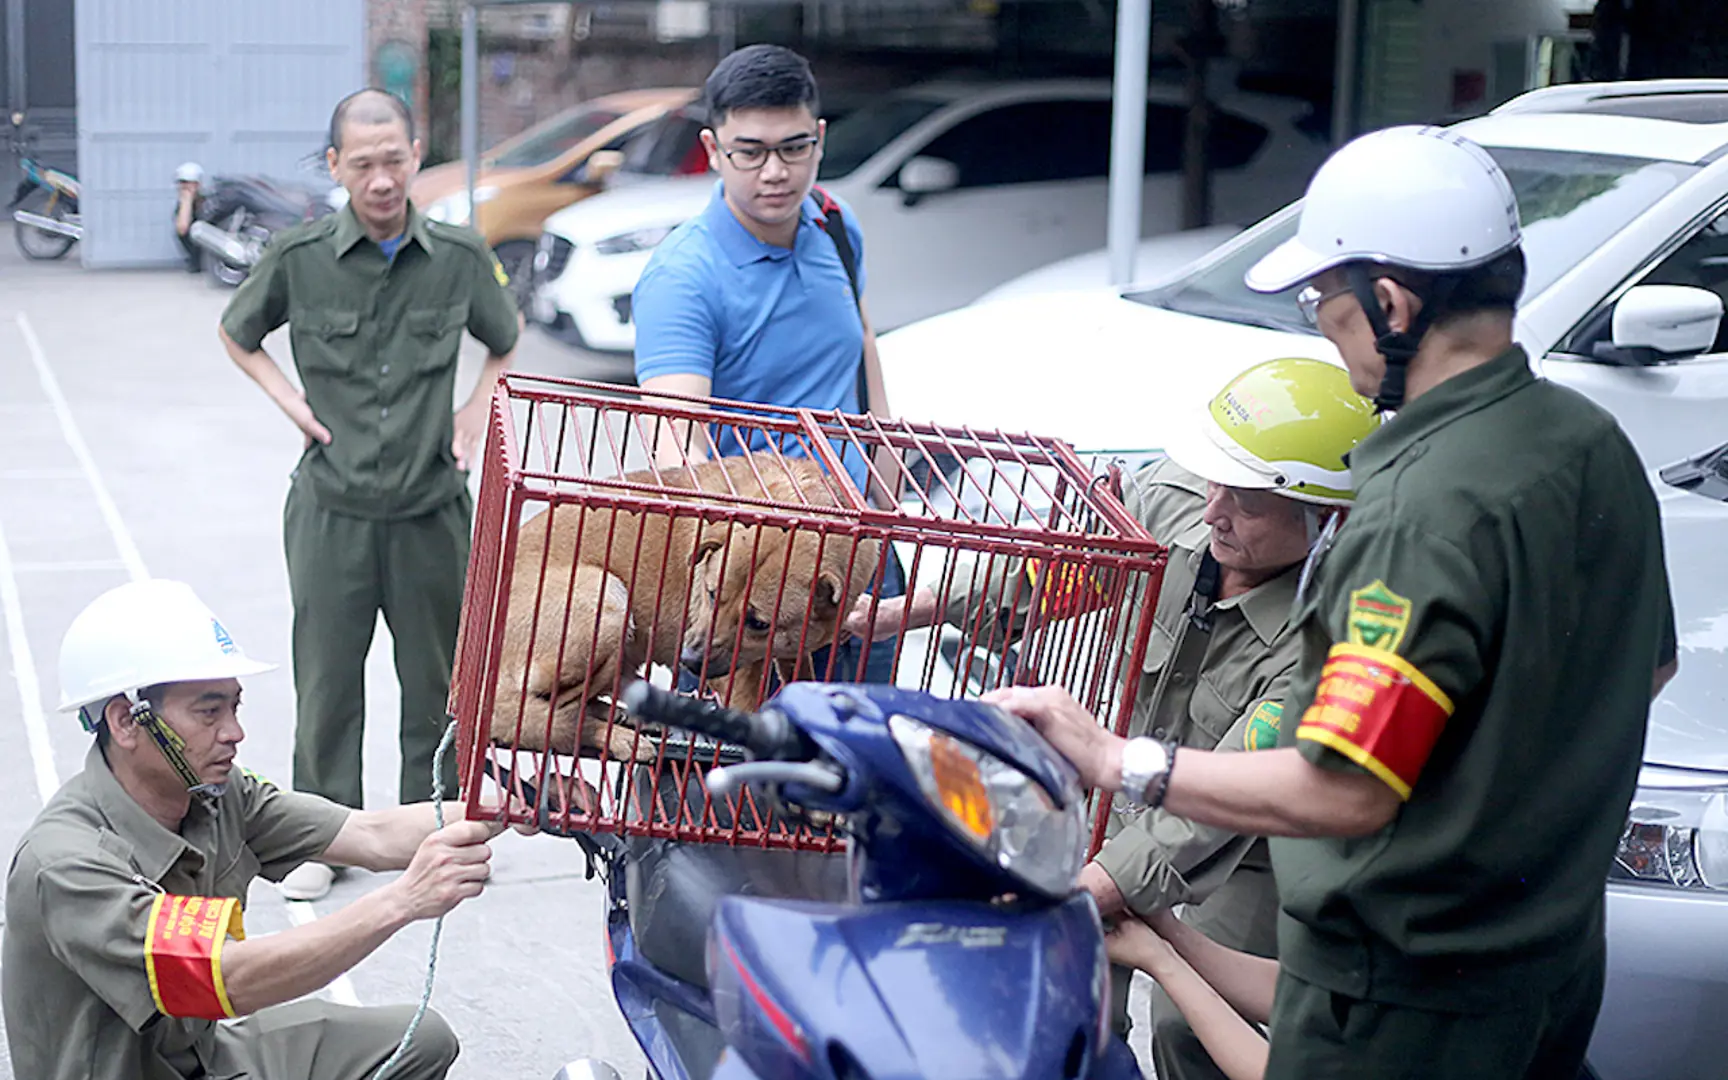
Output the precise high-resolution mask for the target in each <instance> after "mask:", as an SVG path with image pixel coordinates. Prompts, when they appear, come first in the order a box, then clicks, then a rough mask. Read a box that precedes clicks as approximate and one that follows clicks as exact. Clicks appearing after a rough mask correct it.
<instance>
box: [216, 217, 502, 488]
mask: <svg viewBox="0 0 1728 1080" xmlns="http://www.w3.org/2000/svg"><path fill="white" fill-rule="evenodd" d="M506 281H507V279H506V278H505V277H504V275H503V271H502V270H500V269H499V268H498V264H497V262H496V261H495V260H494V259H493V257H492V253H491V252H490V251H488V250H487V248H486V244H485V241H483V240H481V239H480V237H479V236H478V235H476V234H475V233H474V232H472V231H471V230H469V229H466V228H462V227H460V226H455V225H445V224H443V223H441V222H436V221H430V220H428V219H427V218H425V217H422V216H421V215H420V213H419V212H418V211H416V210H415V209H414V208H413V207H412V206H410V207H409V210H408V228H407V234H406V237H405V238H404V240H403V241H402V246H401V247H400V248H399V249H398V250H397V252H396V258H395V259H394V260H391V259H388V258H386V257H385V255H384V251H383V249H382V248H380V247H379V246H378V245H377V244H375V243H373V242H372V241H371V240H369V239H368V238H367V236H366V232H365V230H364V229H363V228H362V227H361V225H360V222H359V220H358V219H357V218H355V216H354V211H353V209H352V208H351V207H349V208H344V209H343V210H342V211H341V212H339V213H336V214H332V215H330V216H329V217H326V218H322V219H320V220H318V221H314V222H310V223H308V224H305V225H297V226H295V227H294V228H291V229H285V230H283V231H282V232H280V233H278V234H277V235H276V236H275V237H273V238H272V239H271V241H270V244H269V245H268V246H267V247H266V248H265V249H264V256H263V258H262V259H260V260H259V262H258V266H257V268H256V269H254V270H253V271H252V273H251V274H250V275H249V276H248V277H247V279H246V281H245V283H244V284H243V285H241V286H240V290H239V291H238V292H236V293H235V294H234V299H233V300H232V301H230V302H229V304H228V310H227V312H225V313H224V314H223V316H222V328H223V329H224V330H226V331H227V332H228V336H229V337H231V338H233V339H234V341H235V343H236V344H238V345H239V346H240V347H241V348H243V349H246V350H248V351H255V350H257V349H258V347H259V346H260V344H261V343H262V342H263V340H264V338H265V336H266V335H267V334H269V333H270V332H271V331H273V330H275V329H276V328H277V327H279V326H281V325H282V324H283V323H287V324H288V327H289V341H290V343H291V344H292V346H293V349H294V364H295V367H296V368H298V369H299V372H300V381H301V384H302V385H303V386H304V387H305V388H306V402H307V404H308V405H310V406H311V407H312V413H313V415H314V416H316V417H317V418H318V420H319V422H320V423H322V424H323V425H324V426H325V427H326V428H328V429H329V430H330V434H331V440H330V444H329V445H328V446H324V445H320V444H318V443H313V444H312V445H311V446H310V447H308V448H307V450H306V453H305V456H304V457H302V458H301V461H300V470H299V473H298V474H297V475H303V476H304V478H305V479H306V481H307V482H308V483H309V484H310V485H311V490H312V492H313V494H314V496H315V497H316V498H317V500H318V501H319V502H320V503H323V504H324V505H325V506H327V507H328V508H330V509H331V510H335V511H338V512H341V513H345V514H352V515H355V516H358V517H365V518H373V519H386V520H396V519H402V518H410V517H418V516H420V515H421V514H425V513H427V512H429V511H431V510H434V509H436V508H437V507H439V506H441V505H442V504H443V503H445V502H447V501H449V500H450V499H454V498H456V497H457V496H458V495H459V494H461V492H462V490H463V487H464V484H465V482H466V481H465V479H464V476H463V474H462V473H461V472H459V471H458V470H457V468H456V459H455V455H454V454H453V453H452V452H451V449H450V444H451V441H452V439H453V437H454V430H453V426H452V421H451V405H452V401H453V400H454V398H455V390H456V358H457V353H458V352H459V350H460V348H461V344H462V332H463V330H467V331H468V332H469V333H471V334H473V335H474V336H475V337H476V338H478V339H479V340H480V342H481V343H482V344H484V345H485V346H486V348H487V349H489V350H491V352H492V354H493V355H494V356H506V355H508V354H509V353H510V351H511V350H512V349H514V348H515V347H516V337H517V333H518V330H519V324H518V321H517V315H516V307H515V304H514V302H513V301H512V300H511V299H510V294H509V292H508V291H507V289H506V288H505V282H506Z"/></svg>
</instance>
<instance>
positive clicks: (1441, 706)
mask: <svg viewBox="0 0 1728 1080" xmlns="http://www.w3.org/2000/svg"><path fill="white" fill-rule="evenodd" d="M1451 715H1452V699H1451V698H1449V697H1447V696H1446V694H1445V692H1444V691H1442V690H1441V689H1440V688H1439V687H1438V686H1435V685H1434V683H1433V681H1432V680H1431V679H1429V678H1428V677H1427V676H1426V675H1424V674H1422V673H1421V672H1420V671H1418V670H1416V668H1415V667H1414V666H1413V665H1412V664H1411V663H1410V662H1409V661H1408V660H1405V659H1404V658H1403V657H1401V656H1399V655H1398V654H1397V653H1392V652H1387V651H1386V650H1384V649H1372V648H1369V647H1368V646H1366V645H1353V644H1349V643H1340V644H1337V645H1334V646H1332V651H1331V652H1330V653H1328V654H1327V655H1326V666H1325V667H1324V668H1322V669H1321V671H1320V687H1319V689H1318V690H1316V691H1315V693H1314V704H1312V705H1310V706H1308V711H1307V712H1305V713H1303V714H1302V723H1301V724H1300V725H1298V726H1297V728H1296V737H1297V738H1298V739H1307V740H1308V741H1310V742H1316V743H1319V744H1320V745H1322V746H1326V747H1330V748H1331V749H1333V750H1336V751H1337V752H1338V753H1340V754H1343V755H1344V756H1345V757H1347V758H1349V759H1350V760H1351V761H1354V762H1355V763H1356V764H1358V765H1360V766H1362V767H1363V768H1364V769H1367V770H1368V771H1369V772H1371V773H1373V774H1374V775H1375V776H1378V777H1379V778H1380V779H1382V780H1384V781H1386V784H1387V786H1389V787H1390V788H1391V789H1392V790H1393V791H1396V792H1397V793H1398V797H1399V798H1401V799H1408V798H1409V797H1410V790H1411V788H1413V787H1415V786H1416V777H1417V776H1418V775H1419V774H1420V773H1421V772H1422V766H1423V764H1424V763H1426V762H1427V760H1428V754H1429V753H1430V752H1431V751H1432V750H1433V749H1434V744H1435V743H1436V742H1437V741H1439V738H1440V732H1441V730H1442V729H1443V728H1444V727H1445V726H1446V721H1447V719H1448V718H1449V717H1450V716H1451Z"/></svg>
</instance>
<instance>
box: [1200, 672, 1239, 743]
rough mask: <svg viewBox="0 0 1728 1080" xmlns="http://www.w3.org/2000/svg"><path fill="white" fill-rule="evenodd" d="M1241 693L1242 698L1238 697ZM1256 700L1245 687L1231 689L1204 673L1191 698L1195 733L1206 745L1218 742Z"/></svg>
mask: <svg viewBox="0 0 1728 1080" xmlns="http://www.w3.org/2000/svg"><path fill="white" fill-rule="evenodd" d="M1238 697H1241V700H1236V699H1237V698H1238ZM1253 700H1254V696H1253V695H1248V694H1247V693H1246V691H1239V692H1236V693H1232V692H1228V691H1227V690H1225V689H1224V688H1221V687H1220V686H1219V685H1218V684H1217V683H1216V682H1214V681H1213V679H1212V676H1211V675H1210V674H1209V673H1203V674H1202V675H1201V676H1200V678H1199V679H1198V680H1197V681H1196V682H1195V684H1194V695H1193V696H1192V697H1190V698H1189V699H1188V716H1189V718H1190V719H1192V720H1193V721H1194V727H1195V728H1196V735H1197V737H1198V738H1199V739H1203V740H1204V741H1205V745H1207V746H1217V745H1218V743H1219V742H1220V741H1222V740H1223V738H1224V736H1225V735H1227V734H1229V733H1230V729H1231V728H1232V727H1233V726H1235V724H1236V718H1237V717H1239V716H1241V715H1242V711H1243V710H1244V709H1246V708H1247V707H1248V703H1249V702H1250V701H1253Z"/></svg>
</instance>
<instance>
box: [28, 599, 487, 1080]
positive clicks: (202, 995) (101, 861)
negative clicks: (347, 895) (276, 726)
mask: <svg viewBox="0 0 1728 1080" xmlns="http://www.w3.org/2000/svg"><path fill="white" fill-rule="evenodd" d="M272 666H273V665H270V664H264V663H260V662H258V661H255V660H250V659H247V657H246V655H245V654H244V653H243V652H241V650H240V649H239V647H238V646H236V645H235V644H234V642H233V640H232V639H231V638H230V637H229V636H228V633H227V631H225V630H224V629H223V628H222V624H221V623H220V622H218V621H217V619H216V617H215V616H214V615H213V614H211V612H210V609H209V608H207V607H205V606H204V605H203V603H201V602H200V601H199V600H198V598H197V596H196V595H194V594H193V592H192V590H191V588H189V587H188V586H186V585H183V584H180V583H179V582H173V581H139V582H133V583H131V584H128V585H122V586H120V587H119V588H117V589H114V590H112V591H110V592H108V593H105V594H103V595H102V596H100V597H98V598H97V599H96V600H95V601H93V602H92V603H91V604H90V606H89V607H87V608H85V609H84V611H83V612H82V613H80V614H79V616H78V617H77V618H76V619H74V620H73V622H72V626H71V628H70V629H69V630H68V631H67V632H66V638H65V640H64V642H63V643H62V645H61V649H60V680H61V686H62V700H61V709H62V711H71V710H74V709H76V710H78V713H79V717H80V719H81V720H82V721H83V723H84V726H85V728H86V729H87V730H90V731H93V732H94V733H95V736H96V739H95V745H93V746H92V747H91V748H90V753H89V756H88V757H87V758H86V759H85V762H84V771H83V772H81V773H79V774H78V775H77V776H75V777H73V778H72V779H71V780H70V781H68V782H67V783H66V785H65V786H64V787H62V788H61V789H60V791H59V793H58V794H57V795H55V796H54V798H53V799H51V800H49V803H48V805H47V807H45V808H44V809H43V811H42V813H41V814H40V815H39V816H38V817H37V818H36V820H35V822H34V823H32V824H31V826H30V828H29V830H28V831H27V832H25V834H24V838H23V840H22V842H21V843H20V844H19V846H18V851H17V854H16V855H14V856H13V859H12V868H11V872H10V874H9V875H8V877H7V881H6V935H5V952H4V957H3V958H0V988H3V992H4V999H5V1015H6V1035H7V1039H8V1041H9V1043H10V1049H11V1056H12V1067H13V1068H14V1069H15V1070H16V1071H17V1074H18V1075H19V1076H21V1077H22V1076H28V1077H32V1078H35V1080H72V1078H74V1077H76V1078H79V1080H85V1078H88V1080H179V1078H182V1077H185V1078H190V1077H200V1076H223V1077H230V1076H251V1077H261V1076H267V1077H270V1078H271V1080H293V1078H300V1077H306V1078H309V1080H310V1078H313V1077H316V1078H320V1080H326V1078H328V1080H336V1078H354V1080H358V1078H360V1077H362V1076H366V1075H369V1074H370V1073H371V1072H372V1070H373V1069H375V1068H377V1066H378V1065H380V1064H381V1063H383V1061H384V1060H385V1059H386V1058H387V1057H389V1056H390V1054H391V1053H392V1052H393V1051H394V1050H395V1048H396V1045H397V1043H398V1042H399V1041H400V1039H401V1038H402V1033H403V1032H404V1031H405V1030H406V1028H407V1026H408V1021H409V1019H410V1017H411V1016H412V1015H413V1012H414V1009H413V1007H412V1006H404V1007H387V1008H365V1009H361V1008H346V1007H343V1006H339V1005H332V1004H329V1003H327V1002H323V1001H318V1000H306V1001H296V1000H295V999H296V998H300V997H303V996H305V995H307V994H310V993H313V992H314V991H316V990H318V989H320V988H321V987H323V986H324V985H326V984H327V983H329V982H330V981H331V980H333V979H335V978H336V977H337V976H338V975H341V974H342V973H343V972H345V971H347V970H348V969H349V968H351V967H353V966H354V965H355V964H357V963H359V962H360V961H361V960H363V959H365V957H366V956H368V955H369V954H371V952H372V951H373V950H374V949H376V948H378V946H380V945H382V944H383V943H384V942H385V941H386V940H387V939H388V938H389V937H390V936H391V935H393V934H394V933H396V931H398V930H400V929H402V928H403V927H405V926H407V925H408V924H409V923H412V922H416V921H418V920H421V919H430V918H435V917H437V916H440V915H443V914H444V913H445V912H447V911H449V910H450V909H452V908H454V907H455V906H456V905H457V904H459V903H461V902H462V901H463V900H465V899H468V898H469V897H472V896H477V895H479V893H480V890H481V888H482V887H483V885H484V883H485V881H486V877H487V874H488V873H489V866H488V862H487V860H488V858H489V857H490V854H491V852H490V849H489V848H488V847H487V842H488V841H489V840H490V839H491V838H492V837H493V836H496V835H497V833H498V832H499V829H500V828H501V827H500V826H493V825H489V824H486V823H483V822H477V821H461V820H457V821H456V822H455V823H454V824H452V825H449V826H446V827H445V828H443V829H439V830H437V831H434V814H433V807H432V805H431V804H430V803H420V804H417V805H412V806H402V807H397V808H394V809H390V810H378V811H358V810H354V811H351V810H349V809H347V808H346V807H343V806H338V805H336V804H335V803H332V802H328V801H326V800H325V799H322V798H319V797H317V796H314V795H305V794H299V793H295V792H287V791H281V790H278V789H277V788H276V787H275V785H273V784H270V783H268V782H265V781H263V780H260V779H258V778H257V777H255V776H253V775H252V774H250V773H247V772H245V771H244V770H242V769H240V768H238V767H237V766H236V765H235V761H234V757H235V752H236V750H237V748H238V747H239V745H240V741H241V740H242V739H243V738H245V733H244V732H243V731H242V730H241V727H240V720H239V707H240V683H239V679H240V677H241V676H246V675H255V674H258V673H260V672H264V671H268V670H270V669H271V667H272ZM454 806H455V804H452V807H454ZM452 812H453V814H454V815H455V816H456V817H458V818H459V817H460V811H459V809H454V810H453V811H452ZM308 859H324V860H328V861H329V862H331V863H338V864H344V865H351V866H361V867H365V868H367V869H371V870H405V871H406V872H405V873H404V874H402V876H401V877H399V878H397V879H395V880H394V881H391V882H389V883H388V884H386V885H384V886H383V887H381V888H379V889H377V890H375V891H373V892H371V893H368V894H367V895H366V896H363V897H361V898H360V899H359V900H356V901H355V902H354V903H352V904H350V905H348V906H347V907H345V908H343V909H342V910H340V911H336V912H333V913H331V914H329V915H328V916H326V917H324V918H321V919H319V920H317V921H316V922H313V923H311V924H309V925H306V926H299V927H295V928H293V929H290V930H285V931H283V932H281V933H277V934H272V935H269V936H267V937H255V938H252V939H247V938H246V936H245V930H244V929H243V927H242V920H241V916H242V907H243V905H244V904H245V902H246V890H247V887H248V886H249V885H250V884H251V883H252V879H253V878H254V877H264V878H266V879H268V880H271V881H280V880H281V879H282V877H283V876H284V875H285V874H287V873H288V872H289V871H290V870H292V869H294V868H295V867H296V866H298V865H300V864H301V863H303V862H305V861H306V860H308ZM286 1002H292V1004H284V1003H286ZM234 1017H240V1018H242V1019H240V1020H239V1021H238V1022H237V1023H232V1024H217V1023H216V1021H218V1020H223V1019H229V1018H234ZM456 1052H457V1044H456V1036H455V1035H454V1034H453V1033H452V1032H451V1030H450V1027H449V1025H448V1024H446V1023H445V1022H444V1019H443V1018H442V1017H440V1016H438V1015H437V1014H436V1013H433V1012H428V1013H427V1014H426V1016H425V1018H424V1020H423V1021H422V1022H421V1024H420V1026H419V1029H418V1030H417V1031H416V1032H415V1035H414V1039H413V1041H412V1042H411V1043H410V1045H409V1047H408V1050H407V1053H406V1055H405V1056H404V1058H403V1059H402V1061H401V1062H400V1063H399V1064H398V1067H397V1069H396V1071H395V1073H394V1077H395V1078H396V1080H410V1078H413V1080H436V1078H439V1077H442V1076H444V1075H445V1073H446V1072H447V1071H448V1070H449V1068H450V1064H451V1062H453V1061H454V1060H455V1059H456Z"/></svg>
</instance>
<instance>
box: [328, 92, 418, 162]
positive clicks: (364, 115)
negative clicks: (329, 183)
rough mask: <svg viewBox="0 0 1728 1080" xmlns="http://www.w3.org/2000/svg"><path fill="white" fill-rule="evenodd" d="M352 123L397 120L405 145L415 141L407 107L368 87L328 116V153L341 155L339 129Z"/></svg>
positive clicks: (378, 122) (346, 98)
mask: <svg viewBox="0 0 1728 1080" xmlns="http://www.w3.org/2000/svg"><path fill="white" fill-rule="evenodd" d="M350 120H353V121H354V122H355V123H358V124H388V123H390V122H391V121H393V120H400V121H401V122H402V126H403V127H404V128H406V129H407V131H408V141H409V142H413V141H414V114H413V113H411V112H409V111H408V103H407V102H405V101H403V100H402V99H401V98H399V97H397V96H396V95H395V94H392V93H391V92H390V91H388V90H379V89H377V88H376V87H368V88H366V89H365V90H356V91H354V92H353V93H352V94H349V95H348V96H347V97H345V98H343V99H342V100H341V101H338V102H337V103H336V108H335V110H333V111H332V112H331V113H330V149H332V150H334V151H336V152H337V153H341V152H342V126H343V125H344V124H346V123H348V121H350Z"/></svg>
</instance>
